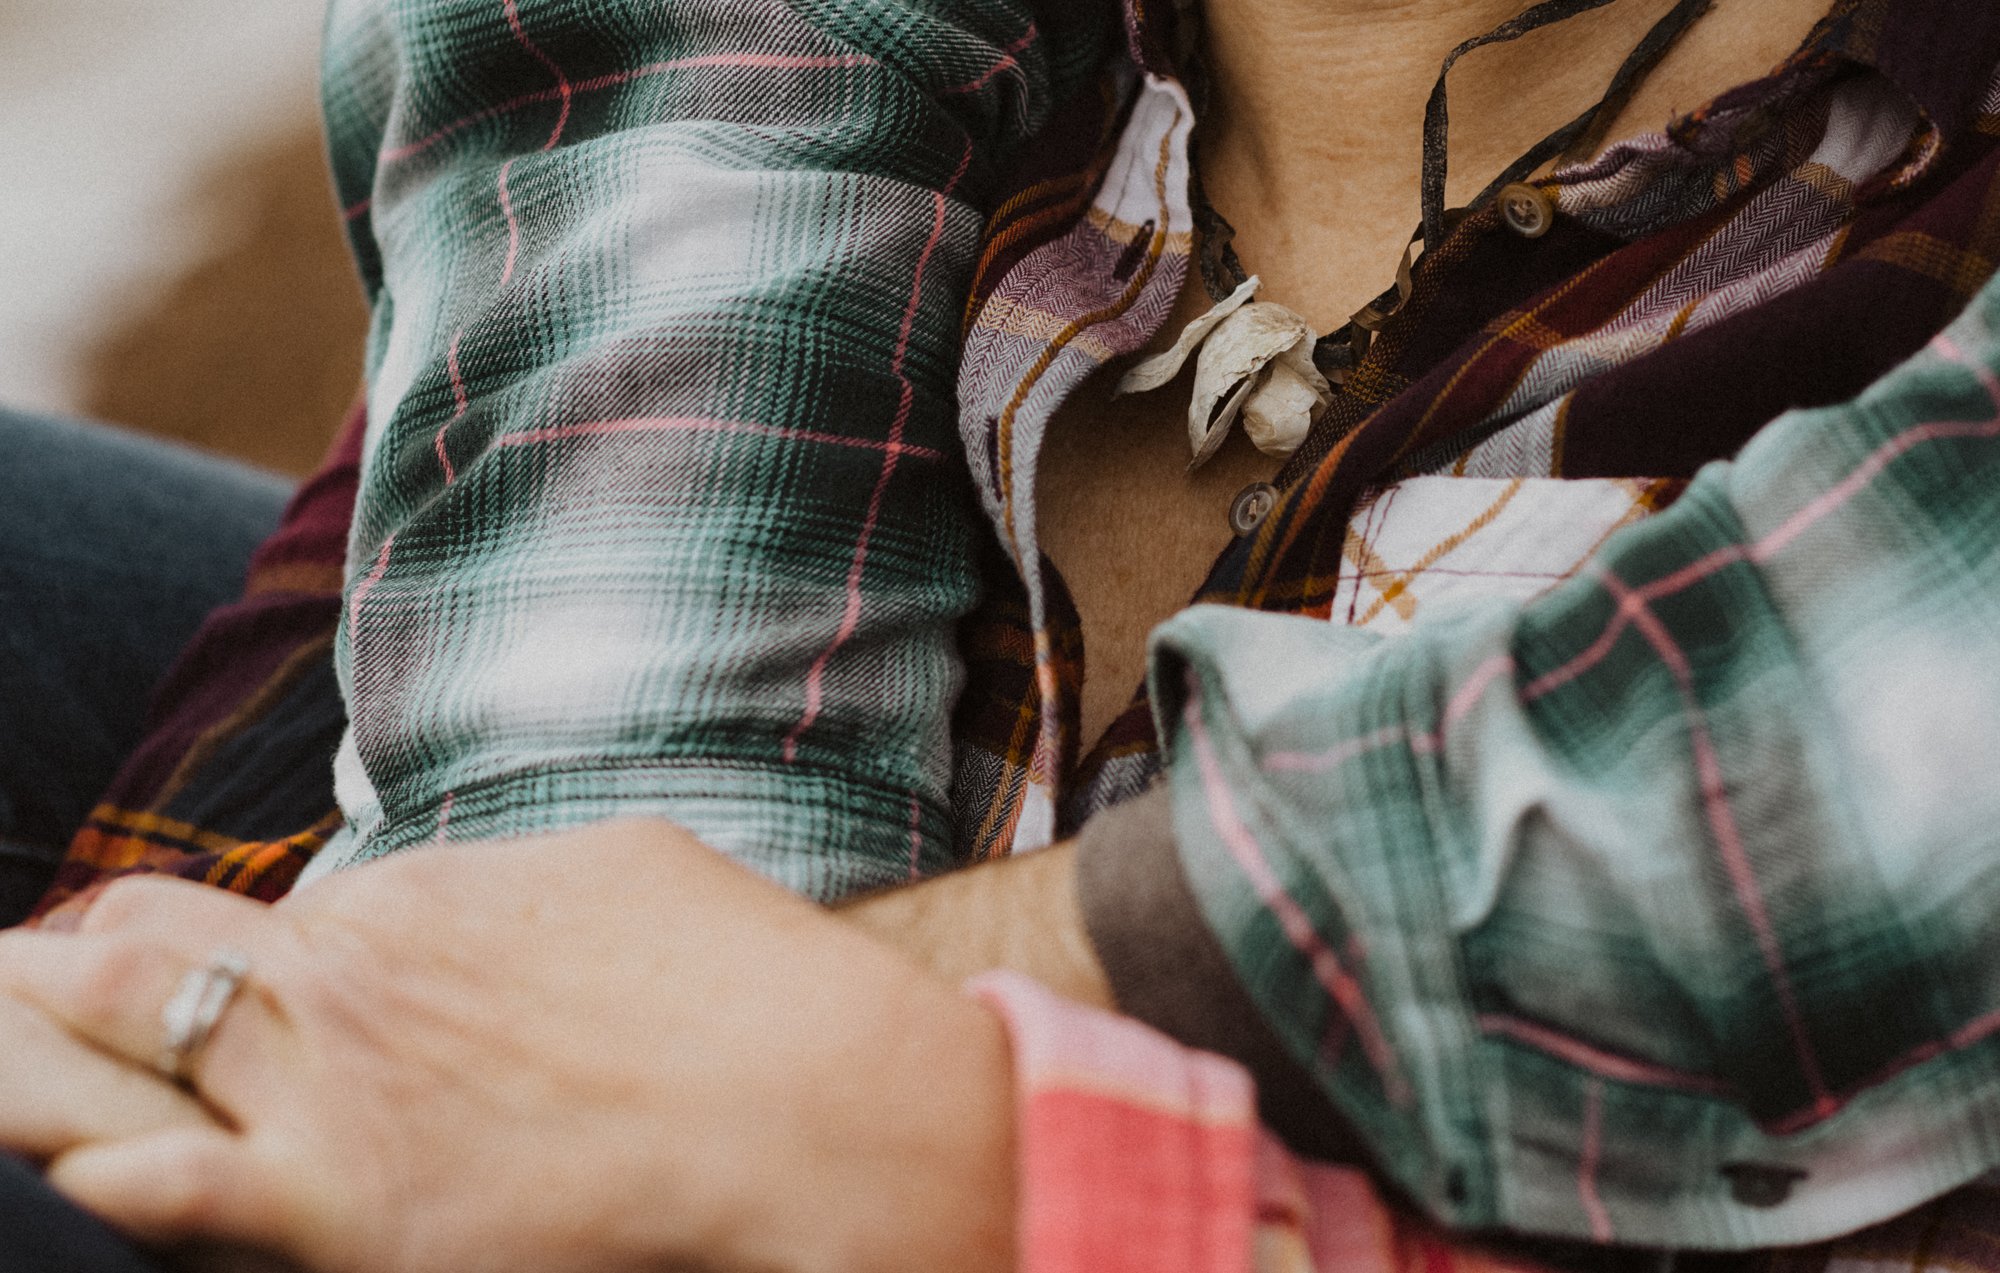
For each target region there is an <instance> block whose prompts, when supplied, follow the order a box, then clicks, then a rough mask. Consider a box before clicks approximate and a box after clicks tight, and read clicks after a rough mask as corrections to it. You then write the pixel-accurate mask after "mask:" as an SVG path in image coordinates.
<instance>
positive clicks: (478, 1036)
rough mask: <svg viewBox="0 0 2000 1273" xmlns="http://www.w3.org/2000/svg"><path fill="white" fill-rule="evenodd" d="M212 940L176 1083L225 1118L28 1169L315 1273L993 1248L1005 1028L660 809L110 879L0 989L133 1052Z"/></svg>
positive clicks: (3, 963)
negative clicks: (249, 885)
mask: <svg viewBox="0 0 2000 1273" xmlns="http://www.w3.org/2000/svg"><path fill="white" fill-rule="evenodd" d="M219 947H233V948H236V949H239V950H241V951H243V952H244V953H246V954H247V955H248V956H249V958H250V966H251V971H250V975H249V980H248V982H247V983H246V985H245V987H244V990H243V992H242V994H240V995H239V996H238V998H237V999H236V1001H235V1002H234V1003H233V1005H232V1006H230V1007H229V1009H228V1010H227V1011H226V1012H225V1014H224V1015H223V1017H222V1019H221V1022H220V1025H219V1026H218V1028H217V1029H216V1031H215V1033H214V1035H213V1036H212V1038H211V1039H210V1041H209V1043H208V1046H207V1047H206V1049H205V1050H204V1051H203V1052H202V1054H201V1055H200V1057H199V1058H198V1063H197V1064H196V1066H195V1067H194V1075H193V1081H194V1083H195V1086H196V1087H197V1088H198V1090H199V1091H200V1093H201V1095H202V1096H203V1098H204V1099H206V1100H207V1101H208V1102H210V1103H211V1104H212V1105H213V1106H214V1108H215V1109H216V1110H217V1111H219V1113H220V1114H221V1115H222V1116H223V1117H225V1118H226V1119H227V1120H229V1122H230V1124H231V1126H230V1127H229V1128H226V1129H225V1128H221V1127H216V1126H202V1125H191V1124H189V1123H186V1122H185V1121H184V1122H182V1123H181V1124H179V1125H176V1126H172V1127H167V1128H164V1129H158V1130H148V1131H146V1132H144V1133H143V1134H138V1135H133V1134H128V1133H127V1132H126V1131H124V1130H123V1129H113V1130H112V1131H111V1133H110V1134H109V1135H107V1136H105V1137H103V1138H102V1139H95V1138H92V1137H85V1139H86V1140H94V1143H88V1144H84V1145H81V1146H75V1147H68V1146H66V1144H64V1143H55V1144H54V1148H56V1149H57V1150H59V1151H61V1150H64V1149H65V1148H66V1149H67V1151H66V1152H59V1154H58V1156H57V1157H55V1159H54V1161H53V1163H52V1164H51V1167H50V1178H51V1179H52V1180H53V1181H54V1182H55V1184H56V1186H57V1187H58V1188H60V1189H62V1190H64V1191H65V1192H67V1193H68V1194H70V1195H71V1196H72V1197H74V1198H76V1199H77V1200H78V1201H79V1202H81V1203H82V1204H83V1205H84V1206H86V1207H88V1208H90V1209H91V1210H93V1211H96V1212H98V1213H99V1214H101V1215H103V1216H105V1217H106V1218H107V1219H108V1220H110V1221H111V1222H112V1223H114V1224H116V1225H118V1226H120V1227H122V1228H124V1229H126V1230H128V1231H130V1232H132V1233H134V1234H136V1235H138V1236H140V1237H142V1238H147V1239H150V1240H154V1241H160V1242H169V1243H173V1242H183V1241H188V1240H195V1239H201V1240H208V1241H223V1242H230V1243H237V1244H242V1245H245V1246H249V1247H253V1248H257V1249H262V1250H266V1251H271V1252H275V1253H278V1254H280V1255H283V1256H285V1257H288V1258H290V1259H294V1260H297V1261H298V1262H300V1263H302V1264H304V1265H307V1266H309V1267H311V1268H314V1269H321V1270H327V1271H329V1273H334V1271H340V1270H356V1271H357V1273H359V1271H362V1270H366V1271H367V1273H399V1271H407V1273H450V1271H451V1270H458V1269H472V1268H477V1269H481V1270H498V1269H514V1268H519V1269H524V1270H535V1271H536V1273H555V1271H559V1270H585V1269H590V1270H596V1269H606V1270H610V1269H640V1268H648V1269H656V1268H659V1267H661V1266H662V1265H680V1264H686V1265H698V1266H700V1267H704V1268H758V1269H766V1268H770V1269H794V1268H796V1269H839V1268H865V1269H870V1270H894V1269H900V1268H911V1269H939V1268H951V1269H954V1270H967V1271H971V1270H978V1269H989V1268H990V1269H1001V1268H1005V1267H1007V1266H1008V1264H1009V1262H1010V1258H1011V1242H1012V1239H1011V1228H1012V1223H1013V1171H1012V1149H1011V1147H1012V1125H1011V1095H1010V1075H1009V1064H1008V1058H1007V1053H1006V1042H1005V1038H1004V1036H1003V1034H1002V1031H1001V1028H1000V1026H999V1024H998V1022H997V1021H996V1020H995V1019H994V1018H993V1017H992V1016H991V1015H990V1014H989V1013H988V1012H987V1011H986V1010H985V1009H983V1008H981V1007H980V1006H978V1005H977V1004H975V1003H973V1002H972V1001H970V1000H968V999H965V998H962V997H960V996H959V995H958V994H956V993H955V992H954V991H953V990H952V989H951V988H950V987H948V986H947V985H945V984H944V983H942V982H940V981H937V980H934V979H932V978H930V977H928V976H926V975H925V974H923V973H921V972H919V971H918V970H917V969H916V968H915V967H914V966H912V965H909V964H906V963H905V962H903V960H902V959H901V958H900V957H899V956H897V955H895V954H893V953H892V952H890V951H888V950H887V949H886V948H885V947H882V946H880V945H878V944H876V943H875V942H874V941H872V940H871V939H869V938H867V937H865V936H863V935H862V934H860V933H859V932H856V931H852V930H851V929H850V928H849V927H848V926H846V925H844V924H842V923H841V922H839V921H837V920H835V919H833V918H831V917H830V916H828V915H826V914H825V913H824V912H823V911H821V910H820V909H819V908H817V907H815V906H813V905H811V904H809V903H807V902H805V901H802V900H800V899H798V898H796V897H794V896H793V895H791V894H790V893H787V892H785V891H784V890H782V889H779V888H777V887H776V886H774V885H772V884H770V883H768V882H766V881H764V880H762V879H760V878H758V877H756V876H754V875H752V874H750V873H749V872H747V871H745V870H743V869H742V868H740V867H738V866H736V865H734V864H733V863H730V862H728V861H726V860H725V859H723V858H721V857H720V856H719V855H717V854H715V853H713V852H711V851H710V850H708V849H706V848H704V847H703V846H702V845H700V844H698V843H696V842H695V841H694V840H693V839H692V838H691V837H689V836H688V835H686V834H685V833H684V832H681V831H679V830H678V829H676V828H674V827H671V826H668V825H666V824H661V823H621V824H608V825H604V826H599V827H593V828H589V829H586V830H584V831H581V832H576V833H572V834H568V835H562V836H552V837H547V838H543V839H540V840H528V841H516V842H511V843H489V844H473V845H463V846H450V847H439V848H435V849H429V850H425V851H422V852H416V853H411V854H409V855H407V856H405V857H401V858H394V859H389V860H385V861H383V862H380V863H376V864H373V865H370V866H367V867H364V868H361V869H359V870H356V871H353V872H350V873H348V874H346V875H343V876H337V877H334V878H332V879H330V880H327V881H325V882H322V883H320V884H318V885H316V886H314V887H312V888H310V889H308V890H306V891H304V892H302V893H300V894H298V895H297V896H296V897H294V898H292V899H289V900H287V901H286V902H284V903H281V904H279V905H278V906H276V907H270V908H266V907H263V906H260V905H257V904H255V903H252V902H247V901H244V900H242V899H239V898H235V897H232V896H230V895H227V894H223V893H219V892H216V891H215V890H212V889H207V888H202V887H199V886H195V885H189V884H183V883H178V882H174V881H155V880H148V881H135V882H131V883H124V884H120V885H117V886H114V887H113V888H112V889H110V890H109V891H108V892H107V893H106V895H105V897H104V898H103V900H101V901H100V902H99V903H98V904H97V905H96V906H95V907H94V908H93V909H92V911H91V912H90V914H89V915H88V916H87V917H86V920H85V922H84V925H83V928H82V930H81V931H80V932H79V933H78V934H75V935H59V934H34V933H22V934H8V935H5V936H0V987H5V988H8V989H11V990H13V991H14V992H15V993H18V994H21V995H23V996H25V997H27V998H29V999H30V1000H32V1001H33V1002H35V1003H36V1004H38V1005H40V1006H42V1007H44V1008H46V1009H47V1010H48V1011H49V1012H50V1013H51V1014H53V1015H54V1016H55V1017H57V1018H59V1019H60V1020H62V1021H63V1022H65V1023H67V1024H68V1025H69V1027H70V1028H71V1029H72V1030H74V1031H76V1032H77V1033H78V1034H80V1035H82V1036H84V1037H86V1038H89V1039H91V1040H93V1041H95V1042H97V1043H98V1044H99V1045H100V1046H102V1047H104V1048H106V1049H107V1050H109V1051H111V1052H113V1053H115V1054H118V1055H120V1056H124V1057H127V1058H130V1059H132V1060H134V1061H149V1060H151V1059H152V1058H153V1057H154V1056H156V1055H157V1054H158V1052H159V1049H160V1047H161V1042H162V1034H163V1030H162V1025H161V1018H160V1014H161V1008H162V1005H163V1004H165V1003H166V1001H167V1000H168V998H169V997H170V996H171V995H172V994H173V993H174V990H175V988H176V986H177V985H178V984H179V983H180V982H181V981H182V979H183V978H184V977H185V975H186V974H187V973H188V972H189V971H190V970H192V969H196V968H199V967H200V966H202V965H203V964H204V963H206V962H207V961H208V959H209V957H210V956H211V954H212V953H213V952H214V951H215V950H216V949H217V948H219ZM169 1090H170V1089H169ZM69 1139H70V1140H71V1141H74V1140H75V1139H76V1138H75V1137H71V1138H69Z"/></svg>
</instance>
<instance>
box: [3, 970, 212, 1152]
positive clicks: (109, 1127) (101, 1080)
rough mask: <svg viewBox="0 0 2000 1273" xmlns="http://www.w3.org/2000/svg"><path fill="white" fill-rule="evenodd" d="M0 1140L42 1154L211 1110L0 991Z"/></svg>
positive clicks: (201, 1120) (198, 1119) (189, 1119)
mask: <svg viewBox="0 0 2000 1273" xmlns="http://www.w3.org/2000/svg"><path fill="white" fill-rule="evenodd" d="M0 1039H4V1040H5V1041H6V1045H5V1046H4V1047H0V1146H4V1147H5V1148H7V1149H9V1150H12V1151H13V1152H15V1153H17V1154H21V1155H24V1156H26V1157H29V1158H33V1159H37V1160H43V1159H48V1158H52V1157H54V1156H56V1155H57V1154H61V1153H64V1152H66V1151H68V1150H70V1149H74V1148H75V1147H77V1146H78V1145H82V1144H87V1143H89V1142H92V1141H100V1140H122V1139H126V1138H128V1137H133V1136H142V1135H146V1134H149V1133H152V1132H156V1131H161V1130H164V1129H167V1128H172V1127H194V1126H201V1125H204V1124H207V1123H208V1122H209V1121H210V1120H209V1116H208V1114H207V1112H206V1111H205V1110H203V1109H202V1107H201V1106H200V1105H199V1104H197V1103H196V1102H195V1101H194V1099H193V1098H191V1097H190V1096H188V1095H187V1094H186V1093H185V1092H183V1091H181V1090H180V1089H179V1088H176V1087H172V1086H169V1085H168V1084H166V1083H162V1082H160V1081H159V1079H157V1078H156V1077H154V1076H153V1075H152V1074H150V1073H148V1072H145V1071H143V1070H140V1069H137V1068H135V1067H133V1066H131V1065H128V1064H126V1063H124V1062H122V1061H119V1060H117V1059H115V1058H113V1057H111V1056H108V1055H106V1054H105V1053H103V1052H100V1051H97V1050H96V1049H94V1048H92V1047H90V1046H89V1045H87V1044H84V1043H82V1042H80V1041H79V1040H78V1039H77V1038H76V1037H75V1036H74V1035H72V1034H71V1033H70V1032H69V1031H68V1030H66V1029H65V1028H64V1027H63V1026H62V1025H60V1024H58V1023H57V1022H56V1021H55V1020H54V1018H52V1017H50V1016H49V1014H48V1013H46V1012H44V1011H43V1010H42V1009H40V1008H37V1007H34V1006H32V1005H30V1004H27V1003H23V1002H21V1001H20V1000H18V999H15V998H13V997H12V996H9V995H0Z"/></svg>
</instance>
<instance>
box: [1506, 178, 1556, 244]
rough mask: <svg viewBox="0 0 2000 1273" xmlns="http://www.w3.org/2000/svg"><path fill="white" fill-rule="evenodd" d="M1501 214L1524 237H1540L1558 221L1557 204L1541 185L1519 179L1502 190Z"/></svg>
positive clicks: (1509, 225)
mask: <svg viewBox="0 0 2000 1273" xmlns="http://www.w3.org/2000/svg"><path fill="white" fill-rule="evenodd" d="M1500 215H1501V216H1502V217H1504V218H1506V221H1507V228H1508V229H1509V230H1512V231H1513V232H1514V233H1516V234H1518V235H1520V236H1521V237H1522V238H1524V239H1539V238H1541V237H1542V236H1543V235H1544V234H1547V233H1548V232H1549V227H1550V226H1552V225H1554V224H1555V223H1556V205H1555V204H1554V203H1552V202H1550V200H1549V197H1548V196H1547V195H1545V194H1543V193H1542V191H1541V188H1540V187H1539V186H1531V185H1529V184H1528V183H1526V182H1525V181H1517V182H1515V183H1514V184H1513V185H1511V186H1503V187H1501V190H1500Z"/></svg>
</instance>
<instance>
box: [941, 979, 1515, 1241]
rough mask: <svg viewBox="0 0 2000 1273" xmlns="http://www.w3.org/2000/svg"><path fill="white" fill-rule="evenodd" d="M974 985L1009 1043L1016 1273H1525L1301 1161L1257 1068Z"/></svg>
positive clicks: (1113, 1021)
mask: <svg viewBox="0 0 2000 1273" xmlns="http://www.w3.org/2000/svg"><path fill="white" fill-rule="evenodd" d="M970 989H971V990H972V991H973V993H975V994H977V995H978V996H979V997H980V998H981V999H983V1000H984V1001H985V1002H986V1004H987V1005H988V1006H989V1007H991V1008H993V1009H994V1010H995V1011H996V1012H998V1013H999V1015H1000V1017H1001V1019H1002V1021H1004V1022H1005V1023H1006V1026H1007V1032H1008V1036H1009V1038H1010V1040H1011V1041H1012V1044H1013V1049H1014V1074H1015V1091H1016V1110H1017V1113H1016V1125H1017V1126H1018V1128H1019V1133H1018V1137H1017V1142H1018V1150H1017V1155H1018V1160H1019V1166H1020V1177H1019V1179H1020V1185H1019V1192H1020V1206H1021V1213H1020V1220H1019V1228H1018V1242H1019V1250H1018V1253H1017V1262H1016V1263H1017V1267H1018V1268H1019V1269H1020V1270H1021V1273H1312V1271H1314V1270H1318V1271H1320V1273H1510V1271H1511V1273H1532V1270H1533V1268H1534V1267H1537V1266H1530V1265H1528V1264H1524V1263H1516V1262H1511V1261H1508V1260H1504V1259H1501V1258H1498V1257H1496V1256H1492V1255H1488V1254H1485V1253H1482V1252H1480V1251H1477V1250H1475V1249H1474V1248H1471V1247H1469V1246H1465V1245H1463V1244H1454V1243H1451V1242H1449V1241H1447V1240H1446V1239H1445V1238H1443V1237H1442V1236H1440V1235H1439V1234H1437V1233H1434V1232H1432V1231H1430V1230H1429V1229H1427V1228H1426V1227H1425V1226H1423V1225H1422V1224H1420V1223H1417V1222H1415V1221H1413V1220H1412V1219H1410V1218H1409V1217H1408V1216H1405V1215H1402V1214H1400V1213H1398V1212H1396V1211H1393V1210H1391V1209H1390V1208H1389V1207H1387V1206H1385V1205H1384V1203H1383V1201H1382V1198H1381V1195H1380V1194H1378V1193H1377V1192H1376V1190H1375V1187H1374V1185H1373V1184H1371V1183H1370V1181H1369V1179H1368V1176H1367V1174H1366V1173H1364V1172H1361V1171H1357V1170H1355V1169H1353V1168H1350V1167H1331V1166H1326V1165H1323V1164H1319V1163H1311V1162H1306V1161H1303V1160H1301V1159H1298V1158H1295V1157H1294V1156H1293V1155H1292V1154H1291V1153H1289V1152H1288V1151H1287V1150H1286V1149H1285V1148H1284V1146H1283V1144H1282V1143H1281V1142H1280V1141H1279V1140H1278V1139H1277V1138H1276V1137H1274V1136H1273V1135H1271V1133H1270V1132H1269V1131H1267V1130H1265V1129H1264V1128H1262V1127H1260V1126H1259V1125H1258V1122H1257V1113H1256V1103H1255V1099H1254V1093H1253V1090H1252V1087H1251V1081H1250V1076H1249V1075H1248V1074H1246V1073H1245V1072H1244V1071H1243V1069H1242V1067H1240V1066H1238V1065H1236V1064H1234V1063H1232V1062H1230V1061H1228V1060H1226V1059H1224V1058H1223V1057H1220V1056H1216V1055H1213V1054H1211V1053H1206V1052H1198V1051H1195V1050H1192V1049H1189V1048H1184V1047H1181V1046H1179V1045H1177V1044H1176V1043H1174V1042H1173V1041H1172V1040H1171V1039H1169V1038H1167V1037H1166V1036H1164V1035H1161V1034H1157V1033H1155V1032H1153V1031H1152V1030H1149V1029H1147V1028H1146V1027H1145V1026H1143V1025H1140V1024H1139V1023H1138V1022H1136V1021H1132V1020H1130V1019H1128V1018H1124V1017H1117V1016H1113V1015H1111V1014H1110V1013H1106V1012H1099V1011H1096V1010H1095V1009H1091V1008H1086V1007H1083V1006H1081V1005H1080V1004H1075V1003H1071V1002H1069V1001H1068V1000H1066V999H1062V998H1060V997H1058V996H1057V995H1055V994H1053V993H1051V992H1050V991H1048V990H1046V989H1044V988H1043V987H1042V986H1040V985H1038V984H1037V983H1035V982H1033V981H1031V980H1029V979H1028V978H1026V977H1022V976H1020V975H1019V974H1016V973H997V974H991V975H989V976H986V977H982V978H980V979H978V980H977V981H975V982H973V983H972V985H971V986H970Z"/></svg>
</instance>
